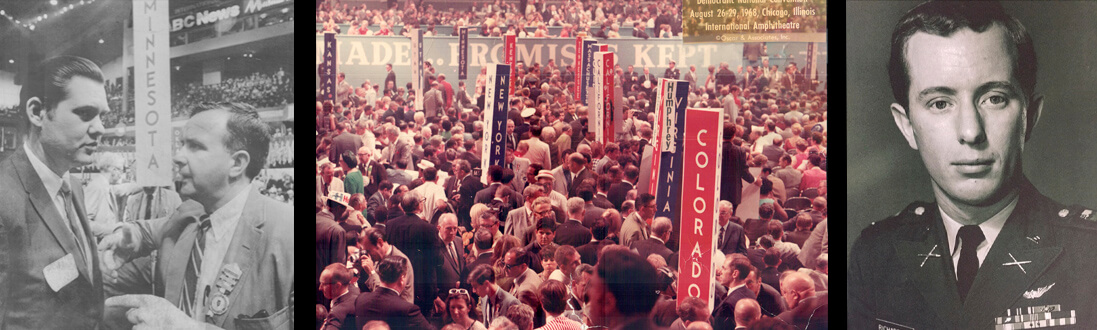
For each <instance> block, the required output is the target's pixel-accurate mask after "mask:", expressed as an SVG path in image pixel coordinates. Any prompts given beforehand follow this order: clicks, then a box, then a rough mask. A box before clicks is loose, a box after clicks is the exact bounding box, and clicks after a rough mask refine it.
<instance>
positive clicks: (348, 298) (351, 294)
mask: <svg viewBox="0 0 1097 330" xmlns="http://www.w3.org/2000/svg"><path fill="white" fill-rule="evenodd" d="M360 294H361V293H360V292H359V290H358V287H356V286H353V285H351V286H350V287H349V288H348V289H347V293H346V294H344V295H342V296H339V297H336V298H335V300H334V303H333V304H332V306H331V309H330V310H328V316H327V317H325V318H324V323H322V327H320V330H354V325H355V323H356V318H355V315H356V314H355V311H354V301H355V300H356V299H358V295H360Z"/></svg>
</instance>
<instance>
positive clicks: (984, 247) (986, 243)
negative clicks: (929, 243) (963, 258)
mask: <svg viewBox="0 0 1097 330" xmlns="http://www.w3.org/2000/svg"><path fill="white" fill-rule="evenodd" d="M1016 207H1017V198H1016V197H1014V198H1013V201H1012V202H1010V203H1009V205H1006V207H1005V208H1002V210H1001V211H998V213H997V214H995V215H994V216H991V217H990V219H987V221H983V223H981V224H979V229H980V230H982V231H983V237H985V238H986V239H985V240H983V242H982V243H980V244H979V246H978V247H976V248H975V254H976V256H978V257H979V266H980V267H981V266H982V265H983V260H986V258H987V253H989V252H990V247H991V246H994V240H995V239H997V238H998V233H1000V232H1002V227H1003V226H1004V225H1005V224H1006V219H1009V215H1010V214H1013V209H1014V208H1016ZM937 210H938V211H939V212H941V219H943V220H944V224H945V232H946V233H947V234H948V246H949V248H950V249H951V255H952V272H953V273H954V274H955V273H956V268H957V267H959V264H960V243H961V242H960V239H959V237H956V235H957V233H959V232H960V227H962V226H964V225H963V224H961V223H959V222H957V221H956V220H953V219H952V218H951V217H949V216H948V214H945V211H944V210H941V209H940V207H938V208H937ZM957 276H959V275H957Z"/></svg>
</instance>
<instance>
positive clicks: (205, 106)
mask: <svg viewBox="0 0 1097 330" xmlns="http://www.w3.org/2000/svg"><path fill="white" fill-rule="evenodd" d="M211 110H225V111H228V113H229V120H228V123H226V126H225V127H226V130H227V131H228V133H229V134H228V135H226V136H225V138H224V143H225V147H226V148H228V149H229V150H230V151H232V152H235V151H237V150H243V151H246V152H247V153H248V156H250V157H249V158H250V159H249V161H248V167H247V169H246V170H245V171H244V175H246V176H247V177H248V179H253V178H255V177H256V176H257V175H259V171H260V170H262V169H263V166H264V165H265V164H266V162H267V152H268V149H269V148H270V127H268V126H267V124H266V123H264V122H263V120H262V119H260V118H259V113H258V112H257V111H255V107H253V106H251V105H248V104H246V103H240V102H216V103H211V102H202V103H199V104H198V106H196V107H194V109H192V110H191V117H194V116H195V115H198V114H199V113H202V112H206V111H211Z"/></svg>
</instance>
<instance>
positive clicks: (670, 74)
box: [663, 61, 682, 80]
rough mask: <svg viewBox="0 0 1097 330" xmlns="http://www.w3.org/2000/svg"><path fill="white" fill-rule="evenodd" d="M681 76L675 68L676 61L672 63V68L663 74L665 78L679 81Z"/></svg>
mask: <svg viewBox="0 0 1097 330" xmlns="http://www.w3.org/2000/svg"><path fill="white" fill-rule="evenodd" d="M681 76H682V74H681V72H679V71H678V69H676V68H674V61H670V67H668V68H667V71H666V72H663V78H667V79H674V80H678V78H679V77H681Z"/></svg>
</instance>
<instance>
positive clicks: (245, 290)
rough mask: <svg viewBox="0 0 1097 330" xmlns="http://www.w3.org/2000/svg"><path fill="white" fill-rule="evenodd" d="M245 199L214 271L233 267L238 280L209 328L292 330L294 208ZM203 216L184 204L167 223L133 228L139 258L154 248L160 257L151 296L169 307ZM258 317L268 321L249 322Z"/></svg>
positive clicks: (251, 195) (252, 195)
mask: <svg viewBox="0 0 1097 330" xmlns="http://www.w3.org/2000/svg"><path fill="white" fill-rule="evenodd" d="M247 194H248V195H247V200H246V201H245V202H244V209H243V211H242V212H241V214H240V219H239V223H238V224H237V227H236V232H235V233H234V234H233V236H232V240H231V241H230V243H229V249H228V251H227V252H226V253H225V259H224V261H222V263H221V266H220V267H219V268H220V269H225V267H227V266H229V265H236V266H237V267H239V268H240V272H241V274H242V275H241V276H240V279H239V280H238V282H237V283H236V285H235V288H234V289H233V290H232V291H231V292H230V293H229V294H228V295H227V298H228V301H229V305H228V308H227V311H225V312H224V313H222V314H215V316H213V317H212V320H210V322H209V326H216V327H220V328H224V329H237V328H240V329H252V328H253V327H263V328H267V329H292V328H293V317H292V313H291V310H292V309H293V304H292V301H293V281H294V280H293V278H294V276H293V274H294V268H293V267H294V266H293V259H294V258H293V242H294V240H293V207H292V206H290V205H289V204H285V203H282V202H278V201H275V200H274V199H271V198H270V197H266V196H263V195H261V194H260V193H259V192H258V191H256V190H251V191H249V192H248V193H247ZM204 213H205V210H203V209H202V206H201V205H198V203H196V202H193V201H188V202H186V203H183V204H182V205H180V206H179V208H178V209H176V211H175V213H174V214H173V215H172V216H171V218H167V219H156V220H142V221H138V222H137V223H136V224H137V225H138V226H140V227H141V233H142V234H143V237H142V240H141V242H142V244H141V249H140V252H141V254H144V253H148V252H149V250H151V249H153V248H156V249H158V251H159V252H158V254H157V260H156V268H155V269H154V274H153V278H154V283H155V287H154V289H153V291H154V292H155V293H156V295H157V296H161V297H164V298H165V299H167V300H168V301H171V302H172V303H176V302H178V301H179V297H180V295H182V290H183V274H184V273H185V272H184V268H186V267H187V261H188V260H189V259H190V253H191V249H193V247H194V243H195V235H196V234H197V230H198V228H197V227H198V221H197V220H198V218H199V217H200V216H201V215H202V214H204ZM260 311H266V313H267V314H269V315H270V316H268V317H264V318H248V317H249V316H252V315H256V314H259V312H260ZM241 315H242V316H244V317H243V318H241V317H239V316H241Z"/></svg>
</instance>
